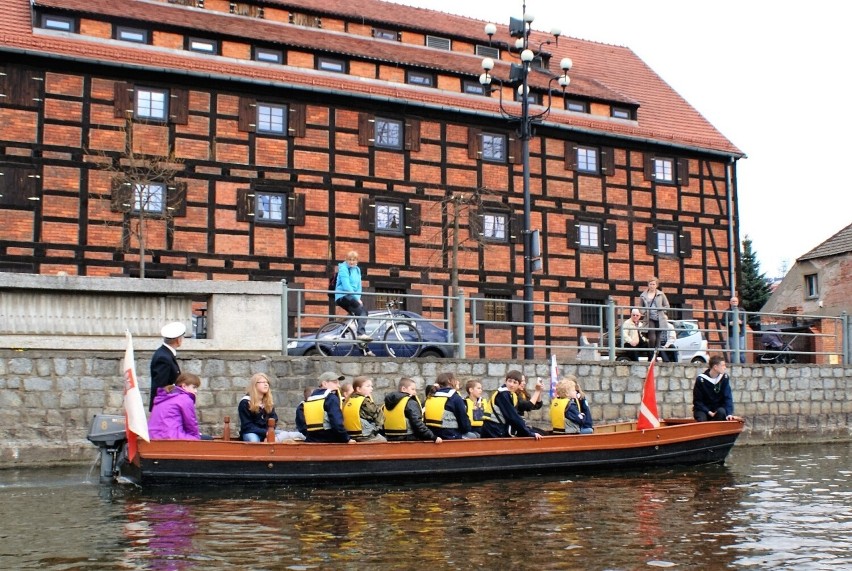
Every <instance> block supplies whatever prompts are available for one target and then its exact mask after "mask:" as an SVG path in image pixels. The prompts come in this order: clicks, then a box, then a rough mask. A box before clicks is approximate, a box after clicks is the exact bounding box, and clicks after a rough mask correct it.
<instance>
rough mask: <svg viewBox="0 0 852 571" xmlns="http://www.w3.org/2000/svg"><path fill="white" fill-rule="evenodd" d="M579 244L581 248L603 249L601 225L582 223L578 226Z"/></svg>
mask: <svg viewBox="0 0 852 571" xmlns="http://www.w3.org/2000/svg"><path fill="white" fill-rule="evenodd" d="M577 243H578V244H579V245H580V247H581V248H592V249H595V250H600V249H601V225H600V224H599V223H597V222H584V221H581V222H579V223H578V224H577Z"/></svg>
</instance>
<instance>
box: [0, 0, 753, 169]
mask: <svg viewBox="0 0 852 571" xmlns="http://www.w3.org/2000/svg"><path fill="white" fill-rule="evenodd" d="M265 3H266V4H267V5H271V4H275V5H278V6H281V7H284V8H287V7H292V8H293V9H294V10H301V11H305V12H310V13H319V14H326V15H330V16H337V17H342V18H346V19H352V20H355V19H357V20H358V21H363V22H367V23H371V25H376V26H381V25H383V24H384V25H385V26H387V27H389V28H395V29H405V30H420V31H421V32H431V33H433V34H436V35H441V36H448V37H451V38H463V39H465V40H466V41H469V42H471V43H482V44H487V42H488V39H487V37H486V36H485V34H484V31H483V27H484V24H485V22H482V21H477V20H474V19H471V18H466V17H462V16H454V15H449V14H445V13H442V12H438V11H434V10H425V9H420V8H413V7H410V6H403V5H399V4H392V3H388V2H382V1H380V0H301V1H298V2H285V1H277V0H276V1H270V0H266V2H265ZM33 4H34V5H35V6H40V7H45V8H48V9H51V10H71V11H74V12H76V13H80V14H88V15H89V17H98V16H100V17H103V18H104V19H108V20H113V19H116V18H121V19H122V21H123V22H128V21H137V22H140V23H147V24H148V25H150V27H152V28H154V29H157V28H158V27H159V28H160V29H163V28H165V29H172V30H175V29H181V30H189V31H195V33H197V34H198V35H200V36H203V37H212V38H213V39H216V38H230V39H244V41H246V42H247V43H253V42H258V43H260V42H263V43H267V42H272V43H279V44H281V45H282V46H284V47H289V48H293V49H301V50H305V51H321V52H325V53H327V54H339V55H341V56H343V57H346V58H361V59H366V60H373V61H377V62H382V63H386V64H387V65H394V66H400V67H402V66H405V67H410V68H419V69H426V70H433V71H445V72H451V73H456V74H461V75H462V76H465V75H466V76H468V77H469V78H470V79H472V80H473V79H475V78H478V76H479V74H480V73H481V71H482V70H481V67H480V65H481V61H482V58H481V57H479V56H475V55H474V54H465V53H461V52H447V51H441V50H436V49H432V48H427V47H425V46H417V45H412V44H406V43H400V42H390V41H387V40H378V39H373V38H370V37H365V36H357V35H354V34H345V33H341V32H335V31H328V30H323V29H317V28H308V27H303V26H297V25H293V24H289V23H284V22H275V21H271V20H262V19H257V18H247V17H244V16H235V15H231V14H227V13H224V12H218V11H214V10H203V9H197V8H188V7H185V6H181V5H178V4H170V3H166V2H157V1H154V2H152V1H150V0H122V1H121V2H116V1H115V0H33ZM4 12H5V14H6V18H5V20H6V21H5V22H4V30H3V33H2V35H0V51H3V50H6V51H10V50H11V51H15V52H21V51H23V52H27V53H32V54H34V55H46V56H49V57H59V58H65V59H71V60H77V61H86V62H95V61H97V62H102V63H105V64H107V65H109V64H111V63H114V64H115V65H118V66H122V67H128V66H130V67H137V68H147V69H152V70H160V71H166V72H175V73H187V72H188V73H192V74H197V75H203V76H209V77H216V78H223V79H233V80H236V81H250V82H259V83H268V84H270V85H278V84H281V85H283V84H286V86H287V87H289V88H293V89H305V90H325V91H329V92H338V93H339V92H346V93H348V94H350V95H353V96H362V97H372V98H383V99H391V100H399V101H405V102H407V103H408V104H409V105H410V106H416V105H417V104H421V105H424V106H428V107H433V108H443V109H454V110H459V111H462V112H464V111H465V110H469V111H471V112H473V113H477V114H480V115H481V114H486V115H493V116H499V102H498V100H497V98H496V97H493V98H487V97H482V96H474V95H467V94H463V93H455V92H450V91H444V90H439V89H434V88H427V87H417V86H412V85H406V84H400V83H392V82H387V81H383V80H378V79H365V78H362V77H356V76H351V75H341V74H334V73H330V72H322V71H317V70H312V69H305V68H300V67H295V66H287V65H273V64H261V63H258V62H254V61H250V60H238V59H235V58H229V57H220V56H209V55H202V54H196V53H193V52H188V51H182V50H171V49H165V48H160V47H154V46H147V45H139V44H131V43H128V42H119V41H115V40H106V39H99V38H93V37H90V36H85V35H80V34H66V33H61V32H60V33H57V32H52V31H47V30H42V29H33V25H32V17H31V11H30V0H7V2H5V3H4ZM427 24H428V27H427ZM479 35H481V36H482V37H481V38H480V37H479ZM548 39H552V38H551V37H550V36H549V34H545V33H542V32H534V33H533V40H534V41H535V43H536V44H538V43H539V42H542V41H546V40H548ZM492 41H494V42H496V43H497V44H501V43H502V44H510V43H513V40H512V38H510V37H509V34H508V27H507V26H499V25H498V32H497V34H496V35H495V36H494V38H493V40H492ZM547 49H548V50H549V52H550V53H551V54H552V60H551V61H552V62H555V63H554V64H553V65H554V66H555V67H558V62H559V61H560V60H561V58H563V57H570V58H571V59H572V60H573V62H574V67H573V68H572V70H571V72H570V74H569V75H570V77H571V84H570V86H569V88H568V93H569V94H573V95H576V96H582V97H587V98H589V99H592V100H601V101H609V102H614V103H622V104H625V105H631V106H637V105H638V118H637V121H625V120H618V119H611V118H608V117H600V116H595V115H590V114H583V113H573V112H569V111H564V110H562V109H555V108H554V109H553V110H552V112H551V114H550V116H549V117H548V118H547V123H548V124H550V125H554V126H561V127H563V128H567V129H576V130H580V131H584V132H595V133H601V134H611V135H614V136H617V137H622V138H630V139H637V140H641V141H646V142H647V141H656V142H660V143H663V144H667V145H674V146H679V147H686V148H691V149H697V150H703V151H708V152H714V153H721V154H725V155H733V156H737V157H741V156H743V153H742V152H741V151H740V150H739V149H738V148H737V147H736V146H735V145H733V144H732V143H731V142H730V141H729V140H728V139H726V138H725V137H724V136H723V135H722V134H721V133H719V131H717V130H716V128H715V127H713V125H711V124H710V123H709V122H708V121H707V120H706V119H705V118H704V117H703V116H702V115H701V114H700V113H698V111H696V110H695V109H694V108H693V107H692V106H690V105H689V103H687V102H686V101H685V100H684V99H683V98H682V97H680V95H678V94H677V93H676V92H675V91H674V90H673V89H672V88H671V87H670V86H669V85H668V84H666V83H665V82H664V81H663V80H662V79H661V78H660V77H659V76H658V75H657V74H656V73H654V72H653V70H651V69H650V68H649V67H648V66H647V65H645V63H644V62H643V61H642V60H641V59H639V58H638V57H637V56H636V55H635V54H634V53H633V52H632V51H631V50H629V49H627V48H624V47H618V46H612V45H606V44H600V43H596V42H589V41H586V40H578V39H573V38H566V37H561V38H560V39H559V43H558V45H555V44H549V45H548V46H547ZM496 63H497V66H496V67H495V70H494V72H493V75H494V76H495V77H498V78H506V77H507V76H508V69H509V64H508V63H507V62H502V61H501V62H496ZM530 78H531V79H530V81H531V85H533V86H537V87H539V88H544V87H546V86H547V76H546V75H545V74H538V73H533V74H531V75H530ZM559 96H561V92H560V91H555V93H554V97H559ZM509 105H514V104H513V103H510V104H509ZM554 107H556V105H555V106H554Z"/></svg>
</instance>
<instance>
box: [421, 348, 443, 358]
mask: <svg viewBox="0 0 852 571" xmlns="http://www.w3.org/2000/svg"><path fill="white" fill-rule="evenodd" d="M417 356H418V357H425V358H430V359H440V358H441V357H443V355H442V354H441V353H439V352H438V351H436V350H435V349H426V350H425V351H421V352H420V354H419V355H417Z"/></svg>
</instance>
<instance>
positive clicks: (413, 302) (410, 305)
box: [402, 290, 423, 315]
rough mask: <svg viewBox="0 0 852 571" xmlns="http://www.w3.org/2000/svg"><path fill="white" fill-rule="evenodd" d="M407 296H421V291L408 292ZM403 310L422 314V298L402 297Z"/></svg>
mask: <svg viewBox="0 0 852 571" xmlns="http://www.w3.org/2000/svg"><path fill="white" fill-rule="evenodd" d="M408 293H409V294H411V295H415V296H421V295H423V290H409V291H408ZM402 300H403V301H404V302H405V309H406V310H408V311H412V312H414V313H417V314H420V315H422V314H423V298H422V297H404V298H402Z"/></svg>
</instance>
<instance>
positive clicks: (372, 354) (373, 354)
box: [364, 349, 376, 357]
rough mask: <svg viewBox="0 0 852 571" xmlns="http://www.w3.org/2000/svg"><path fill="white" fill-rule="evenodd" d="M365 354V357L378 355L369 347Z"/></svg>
mask: <svg viewBox="0 0 852 571" xmlns="http://www.w3.org/2000/svg"><path fill="white" fill-rule="evenodd" d="M364 356H365V357H375V356H376V354H375V353H373V352H372V351H370V350H369V349H367V350H366V351H365V352H364Z"/></svg>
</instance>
